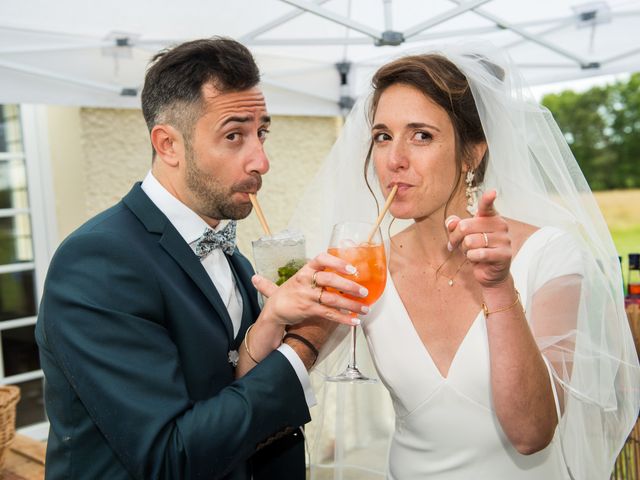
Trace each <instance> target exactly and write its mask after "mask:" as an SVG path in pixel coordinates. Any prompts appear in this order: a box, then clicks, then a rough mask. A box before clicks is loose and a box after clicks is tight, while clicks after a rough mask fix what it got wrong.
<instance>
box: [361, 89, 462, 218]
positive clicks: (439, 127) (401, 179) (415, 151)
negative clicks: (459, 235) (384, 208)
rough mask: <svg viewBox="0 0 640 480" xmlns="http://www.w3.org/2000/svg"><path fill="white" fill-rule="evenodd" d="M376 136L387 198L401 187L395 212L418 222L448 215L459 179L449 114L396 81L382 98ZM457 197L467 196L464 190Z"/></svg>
mask: <svg viewBox="0 0 640 480" xmlns="http://www.w3.org/2000/svg"><path fill="white" fill-rule="evenodd" d="M371 134H372V138H373V150H372V157H373V162H374V166H375V169H376V173H377V175H378V178H379V180H380V187H381V189H382V192H383V193H384V195H385V197H386V196H387V195H388V193H389V191H390V190H391V188H393V186H394V185H396V184H397V185H398V192H397V194H396V197H395V200H394V201H393V203H392V204H391V207H390V212H391V214H392V215H393V216H394V217H396V218H414V219H416V220H419V219H422V218H426V217H433V218H438V219H440V216H442V217H443V218H444V207H445V205H446V203H447V200H448V199H449V195H450V194H451V191H452V190H453V188H454V185H455V184H456V182H457V180H458V177H457V174H456V144H455V134H454V130H453V124H452V123H451V120H450V119H449V115H448V114H447V113H446V112H445V111H444V110H443V109H442V108H441V107H440V106H438V105H437V104H435V103H434V102H433V101H432V100H430V99H429V98H427V97H426V96H425V95H424V94H423V93H421V92H420V91H419V90H417V89H416V88H414V87H412V86H409V85H405V84H396V85H392V86H391V87H389V88H387V89H386V90H385V91H384V92H383V93H382V95H381V96H380V100H379V102H378V108H377V110H376V112H375V116H374V119H373V127H372V130H371ZM458 195H459V196H460V198H463V196H462V192H461V191H460V192H458ZM460 198H458V197H456V199H454V205H455V204H456V203H455V202H456V201H459V200H460ZM454 210H455V208H454Z"/></svg>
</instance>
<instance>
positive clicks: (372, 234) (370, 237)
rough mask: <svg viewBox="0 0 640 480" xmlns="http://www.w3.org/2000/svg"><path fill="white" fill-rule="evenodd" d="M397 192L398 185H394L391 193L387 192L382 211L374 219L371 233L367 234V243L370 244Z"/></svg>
mask: <svg viewBox="0 0 640 480" xmlns="http://www.w3.org/2000/svg"><path fill="white" fill-rule="evenodd" d="M397 191H398V185H394V186H393V188H392V189H391V191H390V192H389V196H388V197H387V201H386V202H384V207H382V210H381V211H380V215H378V218H377V219H376V224H375V226H374V227H373V229H372V230H371V233H370V234H369V237H368V238H367V243H371V240H372V239H373V236H374V235H375V234H376V231H377V230H378V227H379V226H380V224H381V223H382V219H383V218H384V216H385V214H386V213H387V210H389V207H390V206H391V202H393V197H395V196H396V192H397Z"/></svg>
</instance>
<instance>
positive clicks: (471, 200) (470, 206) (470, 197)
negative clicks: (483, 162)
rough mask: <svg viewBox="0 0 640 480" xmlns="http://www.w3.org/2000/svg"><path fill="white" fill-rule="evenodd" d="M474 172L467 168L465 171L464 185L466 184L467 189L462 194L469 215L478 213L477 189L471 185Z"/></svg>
mask: <svg viewBox="0 0 640 480" xmlns="http://www.w3.org/2000/svg"><path fill="white" fill-rule="evenodd" d="M475 175H476V171H475V170H474V169H473V168H471V167H469V170H467V176H466V177H465V180H464V183H466V184H467V187H466V188H465V190H464V194H465V195H466V197H467V212H469V213H470V214H471V215H475V214H476V212H477V211H478V196H477V192H478V187H476V186H474V185H473V180H474V178H475Z"/></svg>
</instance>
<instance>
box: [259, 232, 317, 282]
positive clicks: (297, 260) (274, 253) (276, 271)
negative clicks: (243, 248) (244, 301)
mask: <svg viewBox="0 0 640 480" xmlns="http://www.w3.org/2000/svg"><path fill="white" fill-rule="evenodd" d="M251 244H252V246H253V260H254V262H255V267H256V272H257V273H259V274H260V275H262V276H263V277H266V278H268V279H269V280H271V281H272V282H274V283H276V284H278V285H280V284H282V283H284V282H285V281H286V280H287V279H288V278H289V277H291V276H292V275H293V274H294V273H295V272H297V271H298V270H299V269H300V268H301V267H302V266H303V265H304V264H305V263H306V261H307V260H306V252H305V241H304V235H303V234H302V233H301V232H298V231H295V230H283V231H282V232H279V233H276V234H275V235H272V236H267V237H261V238H260V239H258V240H255V241H253V242H251Z"/></svg>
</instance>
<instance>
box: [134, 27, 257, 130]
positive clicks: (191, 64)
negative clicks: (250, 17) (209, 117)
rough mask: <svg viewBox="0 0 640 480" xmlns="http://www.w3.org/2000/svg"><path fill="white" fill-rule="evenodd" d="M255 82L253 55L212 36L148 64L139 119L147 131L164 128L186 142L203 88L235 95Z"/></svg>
mask: <svg viewBox="0 0 640 480" xmlns="http://www.w3.org/2000/svg"><path fill="white" fill-rule="evenodd" d="M259 81H260V72H259V70H258V66H257V65H256V62H255V60H254V58H253V55H251V52H250V51H249V50H248V49H247V47H245V46H244V45H242V44H240V43H238V42H236V41H235V40H232V39H230V38H224V37H212V38H204V39H200V40H193V41H190V42H185V43H182V44H180V45H177V46H175V47H173V48H170V49H167V50H163V51H161V52H159V53H158V54H156V55H155V56H154V57H153V59H152V60H151V63H150V66H149V68H148V69H147V74H146V76H145V81H144V88H143V89H142V114H143V115H144V119H145V122H146V123H147V128H148V129H149V131H151V129H152V128H153V127H154V126H155V125H158V124H161V123H168V124H170V125H172V126H174V127H176V128H177V129H178V130H180V132H181V133H182V134H183V135H185V137H190V134H191V130H192V128H193V126H194V124H195V122H196V121H197V119H198V118H200V115H201V113H202V107H203V106H204V104H203V101H202V86H203V85H205V84H207V83H211V84H212V85H213V86H214V87H215V88H216V89H217V90H218V91H220V92H235V91H242V90H247V89H249V88H252V87H255V86H256V85H257V84H258V82H259Z"/></svg>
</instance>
